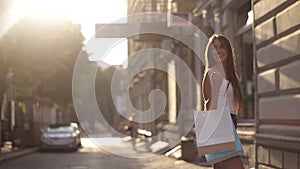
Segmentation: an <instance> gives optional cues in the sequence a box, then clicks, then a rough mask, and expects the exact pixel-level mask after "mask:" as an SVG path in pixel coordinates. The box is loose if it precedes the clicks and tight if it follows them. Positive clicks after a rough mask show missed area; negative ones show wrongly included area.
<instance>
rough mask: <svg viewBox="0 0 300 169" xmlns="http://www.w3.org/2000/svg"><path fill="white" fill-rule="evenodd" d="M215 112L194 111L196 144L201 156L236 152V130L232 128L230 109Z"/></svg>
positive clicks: (225, 108)
mask: <svg viewBox="0 0 300 169" xmlns="http://www.w3.org/2000/svg"><path fill="white" fill-rule="evenodd" d="M226 95H227V92H226V93H225V100H224V104H223V107H222V108H221V109H220V108H219V109H214V110H205V111H194V122H195V129H196V143H197V149H198V152H199V154H200V155H205V154H215V153H220V152H226V151H230V150H234V149H235V148H236V143H235V135H234V131H233V130H235V129H234V128H233V126H232V124H233V123H232V120H231V116H230V109H229V107H225V103H226Z"/></svg>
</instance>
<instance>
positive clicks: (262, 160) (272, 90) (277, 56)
mask: <svg viewBox="0 0 300 169" xmlns="http://www.w3.org/2000/svg"><path fill="white" fill-rule="evenodd" d="M252 5H253V7H252V8H253V9H254V25H253V29H254V38H255V45H254V51H255V58H254V61H255V62H254V63H255V81H256V83H255V86H256V87H255V103H256V106H255V113H256V114H255V117H256V150H257V154H256V161H257V163H256V167H257V168H258V169H264V168H289V169H299V168H300V139H299V138H300V127H299V126H300V76H299V72H300V48H299V46H300V30H299V28H300V19H299V18H300V13H299V10H300V1H296V0H277V1H271V0H260V1H257V0H254V1H253V2H252Z"/></svg>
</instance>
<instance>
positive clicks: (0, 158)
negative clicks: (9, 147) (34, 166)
mask: <svg viewBox="0 0 300 169" xmlns="http://www.w3.org/2000/svg"><path fill="white" fill-rule="evenodd" d="M38 150H39V148H38V147H36V148H27V149H22V150H18V151H15V152H9V153H3V154H0V164H1V163H3V162H5V161H8V160H12V159H15V158H18V157H21V156H24V155H28V154H31V153H34V152H36V151H38Z"/></svg>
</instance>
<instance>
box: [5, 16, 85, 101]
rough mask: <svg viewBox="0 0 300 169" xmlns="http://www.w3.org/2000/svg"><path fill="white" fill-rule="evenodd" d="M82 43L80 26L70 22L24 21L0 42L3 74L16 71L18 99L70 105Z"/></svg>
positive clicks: (15, 79)
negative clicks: (40, 99) (48, 100)
mask: <svg viewBox="0 0 300 169" xmlns="http://www.w3.org/2000/svg"><path fill="white" fill-rule="evenodd" d="M83 40H84V38H83V36H82V34H81V32H80V25H74V24H72V22H71V21H70V20H66V19H60V20H42V19H33V18H24V19H22V20H20V21H19V22H18V23H16V24H15V25H14V26H13V27H12V28H11V29H10V30H9V31H8V32H7V33H6V34H5V35H4V37H2V38H1V39H0V52H1V53H0V61H1V62H0V69H1V72H3V71H5V72H7V69H8V68H12V69H13V71H14V82H15V86H16V88H17V97H33V96H39V97H49V98H51V99H53V100H54V101H55V102H59V103H69V102H71V101H72V97H71V96H72V72H73V67H74V64H75V61H76V58H77V56H78V54H79V52H80V50H81V49H82V47H83V43H82V42H83ZM2 74H3V73H2ZM2 74H1V75H2ZM2 76H3V75H2ZM1 78H2V77H1Z"/></svg>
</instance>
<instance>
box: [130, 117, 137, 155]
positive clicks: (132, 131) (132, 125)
mask: <svg viewBox="0 0 300 169" xmlns="http://www.w3.org/2000/svg"><path fill="white" fill-rule="evenodd" d="M129 120H130V124H129V127H128V131H129V132H130V137H131V144H132V146H133V149H135V150H136V146H135V143H136V139H137V138H138V124H137V123H136V122H135V121H134V116H132V117H131V118H130V119H129Z"/></svg>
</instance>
